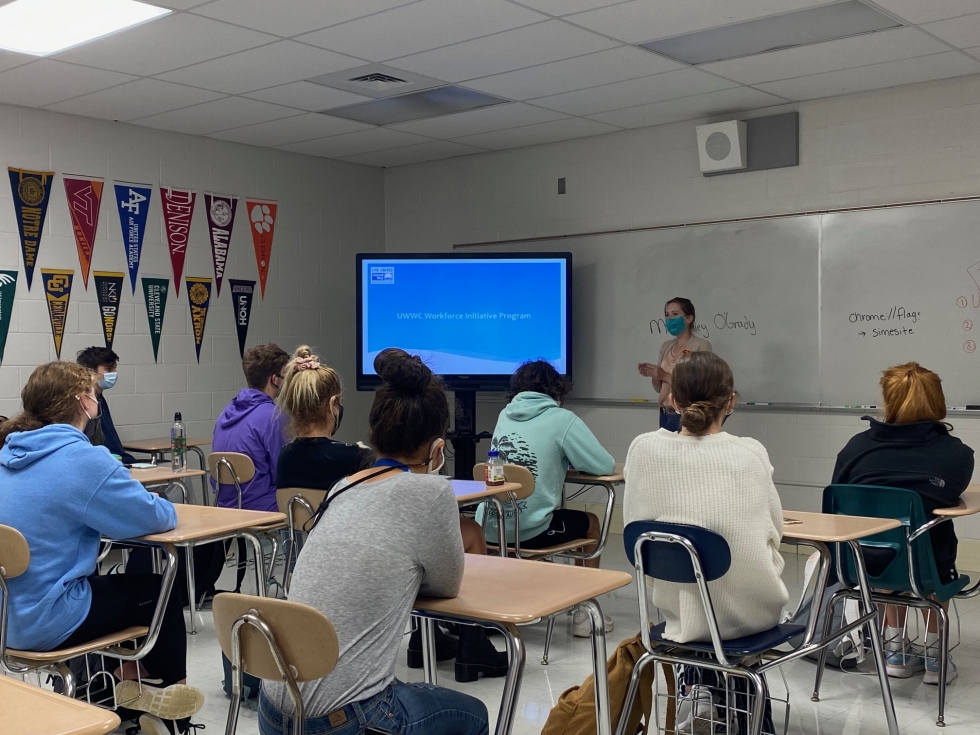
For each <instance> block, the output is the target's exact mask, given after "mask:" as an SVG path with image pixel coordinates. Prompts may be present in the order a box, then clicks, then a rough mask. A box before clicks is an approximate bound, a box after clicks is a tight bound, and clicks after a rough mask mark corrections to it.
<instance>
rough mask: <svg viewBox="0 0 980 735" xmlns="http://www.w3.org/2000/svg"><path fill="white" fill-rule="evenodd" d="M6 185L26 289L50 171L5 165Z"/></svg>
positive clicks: (48, 196) (45, 209) (45, 210)
mask: <svg viewBox="0 0 980 735" xmlns="http://www.w3.org/2000/svg"><path fill="white" fill-rule="evenodd" d="M7 173H9V174H10V189H11V192H12V193H13V197H14V213H15V214H16V215H17V231H18V232H19V233H20V249H21V252H22V253H23V254H24V271H25V272H26V273H27V290H28V291H30V290H31V285H32V284H33V283H34V266H35V265H36V264H37V254H38V251H39V250H40V249H41V231H42V230H43V229H44V217H45V215H47V213H48V202H49V201H50V200H51V183H52V182H53V181H54V171H28V170H27V169H22V168H13V167H12V166H10V167H8V168H7Z"/></svg>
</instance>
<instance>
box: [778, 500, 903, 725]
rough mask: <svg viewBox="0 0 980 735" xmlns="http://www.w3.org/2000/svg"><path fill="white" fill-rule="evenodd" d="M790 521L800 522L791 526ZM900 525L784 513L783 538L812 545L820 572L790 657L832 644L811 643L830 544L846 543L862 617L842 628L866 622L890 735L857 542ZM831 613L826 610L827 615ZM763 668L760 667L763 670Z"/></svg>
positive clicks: (881, 659) (874, 618)
mask: <svg viewBox="0 0 980 735" xmlns="http://www.w3.org/2000/svg"><path fill="white" fill-rule="evenodd" d="M792 521H800V522H799V523H793V522H792ZM900 525H901V524H900V523H899V522H898V521H897V520H895V519H892V518H864V517H860V516H844V515H831V514H827V513H805V512H803V511H798V510H784V511H783V538H784V539H793V540H795V541H800V542H803V543H805V544H806V545H808V546H813V547H814V548H815V549H817V551H819V552H820V570H819V572H818V574H817V583H816V584H817V586H816V588H815V589H816V590H817V591H818V592H819V596H818V595H817V592H815V593H814V598H813V602H812V604H811V606H810V615H809V620H808V621H807V626H806V633H805V634H804V638H803V645H802V646H801V647H800V648H799V649H797V650H796V651H794V656H793V658H798V657H799V656H805V655H807V654H809V653H811V652H813V651H816V650H819V649H820V648H826V647H827V646H829V645H831V643H833V641H832V640H831V639H830V638H828V639H826V640H817V641H814V637H815V635H816V627H817V617H818V611H820V610H821V609H823V608H824V606H825V605H826V604H827V603H828V602H829V600H826V599H825V597H826V594H827V579H828V576H829V573H830V564H831V557H830V546H829V545H830V544H847V545H849V546H850V547H851V551H852V556H853V557H854V560H855V568H856V571H857V577H858V587H859V588H860V591H861V606H862V608H863V611H862V612H863V614H862V616H861V618H860V619H859V620H857V621H854V622H853V623H849V624H848V625H847V626H845V628H844V629H842V630H844V631H846V630H848V629H853V628H857V627H859V626H862V625H864V624H865V623H869V625H868V628H869V629H870V631H871V648H872V651H873V652H874V657H875V667H876V668H877V670H878V683H879V685H880V687H881V699H882V703H883V704H884V707H885V720H886V722H887V723H888V733H889V735H898V721H897V719H896V718H895V704H894V702H893V701H892V690H891V686H890V685H889V682H888V674H887V673H886V672H885V656H884V653H883V651H882V645H881V631H880V630H879V628H878V613H877V610H876V608H875V606H874V603H873V602H872V601H871V585H870V584H869V582H868V574H867V570H866V568H865V565H864V557H863V555H862V553H861V546H860V544H859V543H858V542H859V541H860V539H862V538H867V537H868V536H874V535H875V534H876V533H881V532H882V531H888V530H890V529H892V528H898V527H899V526H900ZM830 613H831V611H830V610H827V614H828V615H830ZM841 632H842V631H836V632H834V633H833V636H834V638H839V637H840V634H841ZM763 669H765V667H764V666H763V667H762V669H760V670H763ZM822 677H823V670H822V669H818V671H817V680H816V684H815V685H814V694H813V697H812V699H813V701H814V702H816V701H818V696H817V694H816V689H817V688H818V687H819V682H820V680H821V679H822Z"/></svg>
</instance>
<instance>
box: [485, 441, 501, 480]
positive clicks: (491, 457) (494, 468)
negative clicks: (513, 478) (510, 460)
mask: <svg viewBox="0 0 980 735" xmlns="http://www.w3.org/2000/svg"><path fill="white" fill-rule="evenodd" d="M486 479H487V485H503V484H504V482H505V480H504V460H502V459H501V458H500V452H498V451H497V450H496V449H491V450H490V452H489V453H488V454H487V478H486Z"/></svg>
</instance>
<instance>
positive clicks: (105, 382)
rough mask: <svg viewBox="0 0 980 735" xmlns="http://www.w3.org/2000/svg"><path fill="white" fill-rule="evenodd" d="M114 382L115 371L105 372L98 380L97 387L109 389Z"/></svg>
mask: <svg viewBox="0 0 980 735" xmlns="http://www.w3.org/2000/svg"><path fill="white" fill-rule="evenodd" d="M115 384H116V373H105V374H104V375H103V376H102V380H100V381H99V387H100V388H101V389H102V390H109V389H110V388H111V387H112V386H114V385H115Z"/></svg>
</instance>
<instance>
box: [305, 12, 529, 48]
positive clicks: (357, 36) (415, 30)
mask: <svg viewBox="0 0 980 735" xmlns="http://www.w3.org/2000/svg"><path fill="white" fill-rule="evenodd" d="M460 6H461V3H460V2H459V0H421V2H417V3H413V4H411V5H405V6H402V7H400V8H395V9H394V10H389V11H387V12H384V13H378V14H377V15H372V16H369V17H367V18H360V19H358V20H352V21H350V22H349V23H342V24H341V25H337V26H333V27H331V28H327V29H326V30H322V31H317V32H315V33H309V34H306V35H304V36H300V37H299V40H301V41H303V42H305V43H312V44H314V45H315V46H320V47H322V48H327V49H330V50H331V51H337V52H340V53H342V54H350V55H351V56H358V57H360V58H362V59H368V60H369V61H387V60H388V59H394V58H397V57H399V56H408V55H409V54H417V53H420V52H422V51H428V50H429V49H433V48H438V47H439V46H445V45H446V44H450V43H459V42H460V41H468V40H469V39H471V38H479V37H480V36H486V35H489V34H491V33H499V32H500V31H506V30H510V29H511V28H519V27H520V26H525V25H529V24H531V23H536V22H538V21H542V20H546V16H543V15H541V14H540V13H535V12H534V11H532V10H527V9H525V8H521V7H518V6H517V5H514V4H512V3H508V2H505V1H504V0H478V1H477V2H472V1H471V2H468V3H466V4H465V6H464V7H463V8H462V9H461V7H460Z"/></svg>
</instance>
